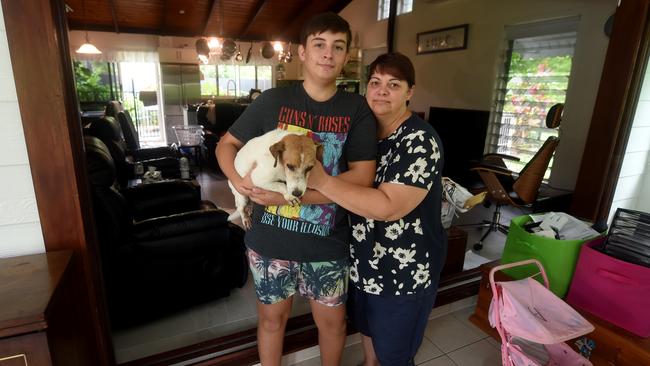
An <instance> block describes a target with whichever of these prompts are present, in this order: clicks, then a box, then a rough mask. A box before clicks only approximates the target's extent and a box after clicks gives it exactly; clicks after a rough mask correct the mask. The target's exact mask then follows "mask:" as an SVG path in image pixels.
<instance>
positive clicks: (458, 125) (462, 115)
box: [429, 107, 490, 188]
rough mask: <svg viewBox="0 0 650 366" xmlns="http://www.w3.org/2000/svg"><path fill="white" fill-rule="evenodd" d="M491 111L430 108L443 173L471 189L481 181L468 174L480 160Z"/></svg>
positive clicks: (475, 175) (430, 117)
mask: <svg viewBox="0 0 650 366" xmlns="http://www.w3.org/2000/svg"><path fill="white" fill-rule="evenodd" d="M489 118H490V111H481V110H473V109H458V108H445V107H430V108H429V123H430V124H431V125H432V126H433V128H435V130H436V132H437V133H438V135H439V136H440V139H441V140H442V146H443V154H444V155H443V156H444V160H445V166H444V167H443V169H442V174H443V176H445V177H449V178H451V179H453V180H454V181H456V182H458V183H460V184H461V185H464V186H466V187H467V188H471V187H473V186H475V185H476V183H477V180H478V181H480V178H479V177H478V175H477V174H476V173H473V172H470V170H469V169H470V168H471V167H472V165H473V162H475V161H478V160H480V159H481V158H482V157H483V149H484V148H485V137H486V134H487V127H488V120H489Z"/></svg>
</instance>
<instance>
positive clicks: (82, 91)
mask: <svg viewBox="0 0 650 366" xmlns="http://www.w3.org/2000/svg"><path fill="white" fill-rule="evenodd" d="M107 74H108V64H106V63H101V62H81V61H74V77H75V84H76V86H77V94H78V96H79V101H80V102H94V101H107V100H109V99H110V89H109V86H108V85H107V84H104V82H103V79H102V78H103V77H106V75H107Z"/></svg>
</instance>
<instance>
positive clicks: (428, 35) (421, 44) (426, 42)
mask: <svg viewBox="0 0 650 366" xmlns="http://www.w3.org/2000/svg"><path fill="white" fill-rule="evenodd" d="M468 30H469V24H461V25H456V26H453V27H447V28H440V29H434V30H430V31H427V32H420V33H418V34H417V54H418V55H422V54H427V53H435V52H446V51H456V50H464V49H466V48H467V32H468Z"/></svg>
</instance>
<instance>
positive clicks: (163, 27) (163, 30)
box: [158, 0, 168, 36]
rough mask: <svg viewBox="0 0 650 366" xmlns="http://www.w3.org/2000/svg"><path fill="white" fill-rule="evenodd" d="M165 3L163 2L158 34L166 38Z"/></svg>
mask: <svg viewBox="0 0 650 366" xmlns="http://www.w3.org/2000/svg"><path fill="white" fill-rule="evenodd" d="M167 1H168V0H164V1H163V11H162V22H161V23H160V29H159V30H158V34H159V35H161V36H166V35H167V34H166V32H167V29H166V28H167Z"/></svg>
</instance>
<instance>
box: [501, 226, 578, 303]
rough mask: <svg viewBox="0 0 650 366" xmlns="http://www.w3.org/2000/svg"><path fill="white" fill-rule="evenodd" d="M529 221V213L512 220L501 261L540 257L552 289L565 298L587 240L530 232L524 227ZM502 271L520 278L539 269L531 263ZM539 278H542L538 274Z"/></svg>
mask: <svg viewBox="0 0 650 366" xmlns="http://www.w3.org/2000/svg"><path fill="white" fill-rule="evenodd" d="M530 221H532V219H531V218H530V217H529V216H528V215H523V216H517V217H515V218H513V219H512V221H511V223H510V230H509V231H508V238H507V239H506V245H505V247H504V248H503V256H502V257H501V263H512V262H519V261H522V260H525V259H531V258H534V259H537V260H539V261H540V262H541V263H542V265H543V266H544V270H545V271H546V274H547V275H548V280H549V283H550V286H551V291H553V293H554V294H556V295H557V296H559V297H561V298H563V297H564V296H565V295H566V293H567V291H568V290H569V285H570V284H571V279H572V278H573V272H574V271H575V267H576V263H577V261H578V255H579V254H580V248H582V245H583V244H584V243H585V241H586V240H557V239H551V238H546V237H543V236H538V235H535V234H532V233H529V232H527V231H526V230H525V229H524V225H525V224H527V223H528V222H530ZM503 272H504V273H506V274H507V275H509V276H511V277H513V278H515V279H521V278H524V277H528V276H531V275H533V274H534V273H536V272H538V270H537V267H536V266H534V265H529V266H521V267H517V268H511V269H507V270H504V271H503ZM536 279H538V280H539V278H537V277H536Z"/></svg>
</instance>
